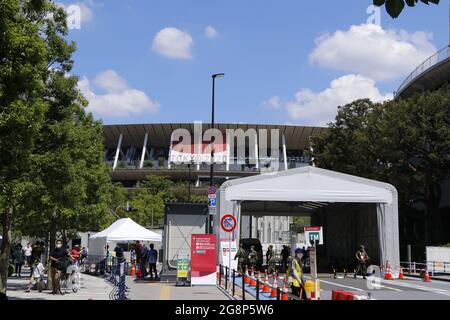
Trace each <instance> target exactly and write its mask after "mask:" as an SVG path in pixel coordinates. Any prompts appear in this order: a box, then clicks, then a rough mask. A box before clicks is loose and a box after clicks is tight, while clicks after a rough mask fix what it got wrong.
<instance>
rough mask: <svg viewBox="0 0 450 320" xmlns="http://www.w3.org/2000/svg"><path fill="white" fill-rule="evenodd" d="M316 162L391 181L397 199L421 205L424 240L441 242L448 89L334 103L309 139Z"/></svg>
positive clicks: (448, 152)
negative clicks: (334, 110) (321, 128)
mask: <svg viewBox="0 0 450 320" xmlns="http://www.w3.org/2000/svg"><path fill="white" fill-rule="evenodd" d="M312 145H313V156H314V158H315V163H316V164H317V165H318V166H319V167H322V168H327V169H331V170H336V171H341V172H345V173H349V174H354V175H358V176H363V177H366V178H370V179H376V180H381V181H386V182H389V183H392V184H393V185H394V186H395V187H396V188H397V190H398V192H399V201H400V205H401V206H403V207H411V206H413V205H416V204H417V203H418V202H420V203H422V204H423V205H424V207H425V208H426V210H425V217H424V218H425V220H424V221H425V222H426V223H427V221H432V223H428V225H427V226H426V233H425V242H426V243H428V244H440V242H442V240H443V237H442V233H443V230H442V224H441V223H440V213H439V204H440V202H441V197H442V190H441V182H442V181H444V180H446V179H449V178H450V169H449V168H450V94H449V88H448V87H445V88H442V89H441V90H437V91H434V92H425V93H422V94H417V95H415V96H413V97H411V98H409V99H405V100H393V101H388V102H385V103H382V104H373V103H371V102H370V101H368V100H358V101H354V102H352V103H350V104H348V105H345V106H343V107H339V109H338V114H337V116H336V120H335V121H334V122H333V123H331V124H330V128H329V130H328V131H326V132H324V133H323V134H321V135H319V136H317V137H315V138H313V139H312Z"/></svg>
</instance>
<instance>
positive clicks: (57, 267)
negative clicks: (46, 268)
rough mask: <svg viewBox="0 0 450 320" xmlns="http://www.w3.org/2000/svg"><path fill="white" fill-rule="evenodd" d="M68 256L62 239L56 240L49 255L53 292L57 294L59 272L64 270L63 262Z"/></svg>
mask: <svg viewBox="0 0 450 320" xmlns="http://www.w3.org/2000/svg"><path fill="white" fill-rule="evenodd" d="M68 256H69V255H68V254H67V250H66V249H65V248H63V244H62V241H61V240H56V246H55V249H53V251H52V252H51V253H50V257H49V259H50V278H51V280H52V293H53V294H57V290H59V279H60V278H61V273H62V272H63V271H65V264H66V260H67V259H68Z"/></svg>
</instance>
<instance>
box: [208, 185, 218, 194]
mask: <svg viewBox="0 0 450 320" xmlns="http://www.w3.org/2000/svg"><path fill="white" fill-rule="evenodd" d="M216 192H217V188H216V187H215V186H210V187H209V188H208V194H216Z"/></svg>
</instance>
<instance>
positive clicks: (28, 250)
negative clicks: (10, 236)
mask: <svg viewBox="0 0 450 320" xmlns="http://www.w3.org/2000/svg"><path fill="white" fill-rule="evenodd" d="M32 251H33V248H32V247H31V245H30V244H29V243H27V247H26V248H25V259H26V260H27V267H29V268H31V267H32V266H33V261H32V255H31V252H32Z"/></svg>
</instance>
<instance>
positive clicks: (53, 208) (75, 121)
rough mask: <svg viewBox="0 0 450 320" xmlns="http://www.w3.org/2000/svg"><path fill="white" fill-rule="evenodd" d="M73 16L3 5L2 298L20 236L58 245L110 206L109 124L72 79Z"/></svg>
mask: <svg viewBox="0 0 450 320" xmlns="http://www.w3.org/2000/svg"><path fill="white" fill-rule="evenodd" d="M66 18H67V15H66V13H65V11H64V10H63V9H62V8H60V7H58V6H57V5H55V4H53V3H52V2H50V1H48V0H3V1H0V108H1V109H0V161H1V164H2V165H1V166H0V209H2V211H1V225H2V227H3V241H2V248H1V259H0V290H1V291H2V292H5V290H6V279H7V277H6V275H7V273H6V272H7V271H6V270H7V265H8V259H9V251H10V244H11V233H12V231H13V230H15V231H16V232H19V233H26V234H29V235H36V236H39V237H47V235H48V234H50V239H54V238H55V237H56V234H57V232H59V233H61V234H63V235H67V234H70V233H73V231H74V230H77V231H84V230H88V229H91V228H97V226H99V225H102V223H103V222H104V220H105V219H104V217H105V216H106V215H105V213H106V212H107V211H106V210H107V208H108V205H109V201H110V195H109V190H110V184H109V182H110V181H109V174H108V171H107V169H106V168H105V166H104V163H103V134H102V126H101V123H100V122H97V121H94V120H93V118H92V115H91V114H87V113H86V111H85V108H86V106H87V101H86V100H85V99H84V98H83V97H82V96H81V94H80V92H79V90H78V87H77V83H78V79H77V78H76V77H75V76H73V75H71V74H70V71H71V69H72V66H73V61H72V59H71V56H72V54H73V52H74V51H75V44H74V43H72V42H68V41H67V40H66V36H67V32H68V28H67V22H66ZM51 244H53V241H51Z"/></svg>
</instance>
